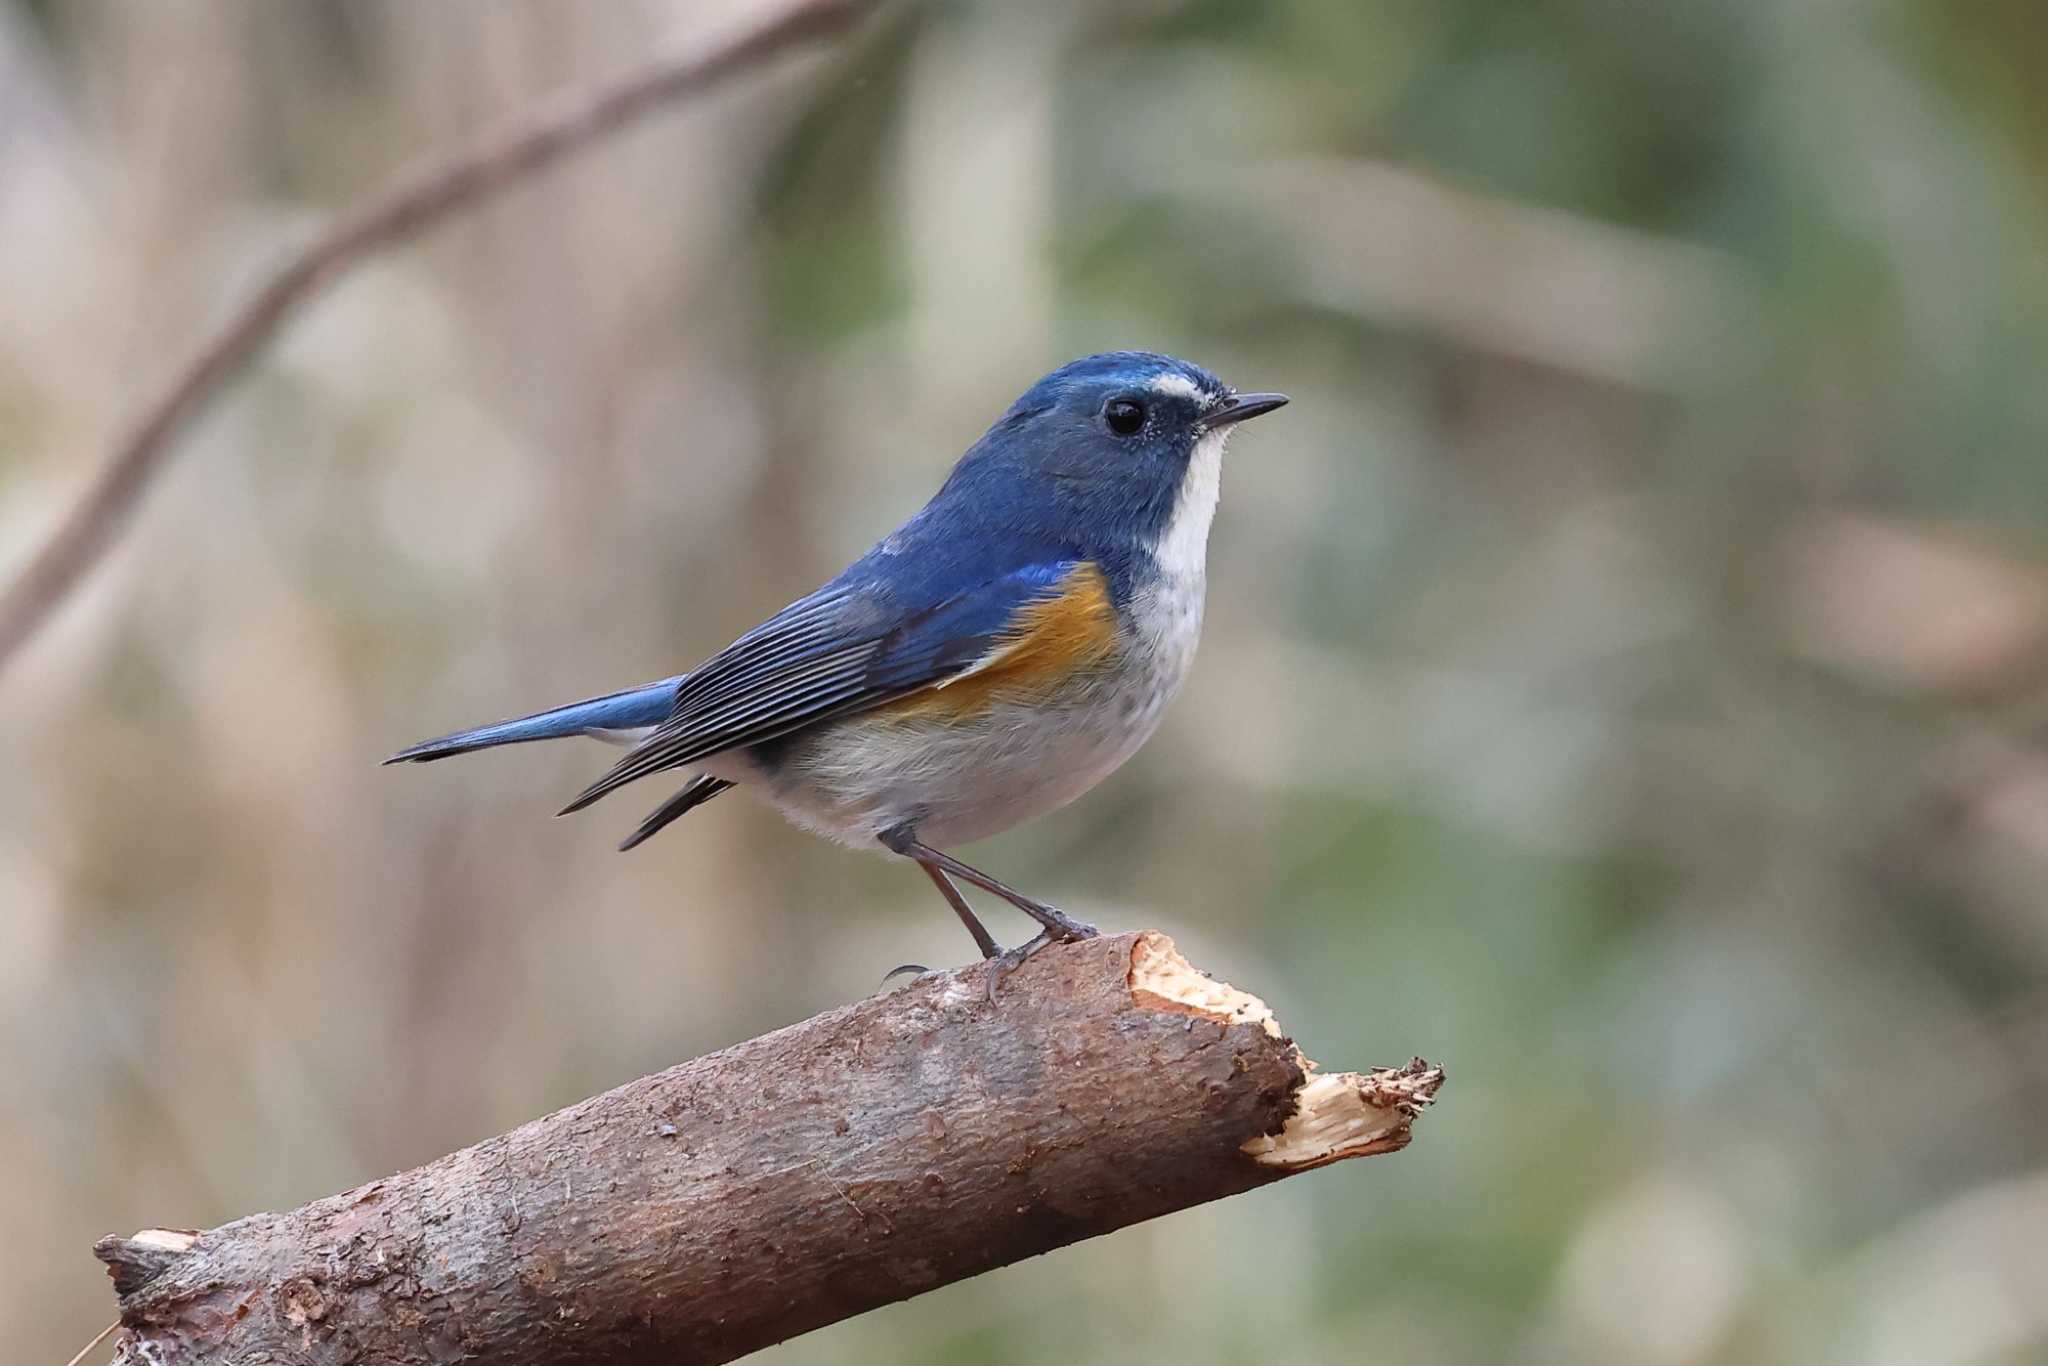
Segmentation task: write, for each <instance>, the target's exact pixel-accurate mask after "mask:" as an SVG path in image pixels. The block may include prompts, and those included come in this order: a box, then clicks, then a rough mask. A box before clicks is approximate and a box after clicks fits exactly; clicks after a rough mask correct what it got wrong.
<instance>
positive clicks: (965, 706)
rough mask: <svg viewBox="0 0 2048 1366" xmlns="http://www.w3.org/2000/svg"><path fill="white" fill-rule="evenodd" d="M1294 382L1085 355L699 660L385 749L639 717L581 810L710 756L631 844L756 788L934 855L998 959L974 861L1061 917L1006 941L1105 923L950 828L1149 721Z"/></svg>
mask: <svg viewBox="0 0 2048 1366" xmlns="http://www.w3.org/2000/svg"><path fill="white" fill-rule="evenodd" d="M1285 402H1287V399H1286V397H1285V396H1284V395H1281V394H1240V393H1237V392H1235V391H1234V390H1232V389H1230V388H1229V387H1228V386H1226V385H1224V384H1223V383H1222V382H1221V381H1220V380H1218V379H1217V378H1216V377H1215V376H1214V375H1212V374H1210V373H1209V372H1208V371H1206V370H1204V369H1202V368H1200V367H1199V366H1196V365H1191V364H1189V363H1188V362H1186V361H1183V360H1176V359H1174V358H1173V357H1171V356H1162V355H1156V354H1153V353H1151V352H1145V351H1113V352H1108V353H1106V354H1103V355H1098V356H1089V357H1086V358H1084V359H1082V360H1077V361H1074V362H1072V363H1071V364H1068V365H1065V366H1062V367H1061V368H1059V369H1058V370H1055V371H1053V372H1052V373H1051V374H1049V375H1047V376H1046V377H1045V378H1044V379H1041V380H1040V381H1038V383H1036V384H1034V385H1032V386H1031V388H1030V389H1028V390H1026V391H1025V393H1024V395H1023V397H1021V398H1019V399H1018V400H1017V401H1016V403H1014V404H1012V405H1011V407H1010V410H1009V411H1008V412H1006V413H1004V414H1003V415H1002V417H1001V418H999V419H998V420H997V421H996V424H995V425H994V426H992V427H990V428H989V429H988V431H987V432H985V433H984V434H983V435H982V437H981V439H980V440H979V441H977V442H975V443H974V445H973V446H972V447H970V448H969V449H968V451H967V453H966V454H965V455H963V456H962V457H961V458H960V461H959V463H958V464H956V465H955V466H954V467H953V472H952V474H951V475H950V476H949V477H948V478H947V480H946V482H945V485H944V486H943V487H942V488H940V490H939V491H938V493H937V495H936V496H934V497H933V498H932V500H931V501H930V502H929V503H927V504H925V506H924V508H923V509H922V510H921V511H919V512H918V513H917V515H916V516H914V517H912V518H911V519H910V520H909V521H907V522H905V523H904V524H903V525H902V526H900V527H898V528H897V529H896V530H895V531H893V532H891V533H889V535H888V536H886V537H884V538H883V539H882V541H881V542H880V543H879V544H877V545H876V546H875V547H874V548H873V549H872V550H869V551H868V552H867V554H865V555H863V556H861V557H860V559H858V560H856V561H855V562H854V563H853V564H852V565H851V566H850V567H848V568H847V570H846V571H845V572H844V573H842V574H841V575H839V577H837V578H835V579H833V580H832V581H831V582H830V583H828V584H826V585H825V586H824V587H822V588H820V589H818V590H817V591H816V592H814V593H811V594H809V595H808V596H806V597H802V598H799V599H797V601H795V602H793V603H791V604H790V605H789V606H787V607H785V608H783V609H782V610H781V611H780V612H778V613H776V614H775V615H774V616H772V617H770V618H769V619H768V620H767V621H765V622H763V623H762V624H761V625H759V626H757V627H755V628H754V629H753V630H751V631H748V632H747V633H746V634H745V635H743V636H741V637H740V638H739V639H737V640H735V641H734V642H733V643H732V644H730V645H728V646H726V647H725V648H724V649H723V650H721V651H719V652H718V653H717V654H715V655H713V656H712V657H711V658H710V659H708V660H706V661H705V662H704V663H703V664H701V665H700V666H698V667H697V668H696V669H693V670H691V671H690V672H689V673H685V674H678V675H676V676H675V677H673V678H664V679H662V680H661V681H660V682H658V683H649V684H646V685H644V686H642V687H638V688H629V689H627V690H625V691H624V692H615V693H610V694H608V695H606V696H603V697H595V698H591V699H589V700H587V701H583V702H572V703H570V704H569V705H567V706H562V707H556V708H554V709H553V710H552V711H544V712H540V713H538V714H536V715H533V716H525V717H520V718H518V719H517V720H512V721H500V722H499V723H497V724H496V725H491V726H481V727H478V728H477V729H474V730H465V731H458V732H456V733H455V734H453V735H447V736H443V737H442V738H440V739H438V740H428V741H426V742H425V743H423V744H418V745H414V746H413V747H412V748H410V749H407V750H403V751H401V752H400V753H398V754H395V755H393V756H392V757H391V758H390V759H388V760H386V761H385V762H387V763H400V762H406V761H412V762H424V761H427V760H432V759H443V758H447V757H448V756H450V755H455V754H466V753H468V752H470V751H471V750H477V749H486V748H489V747H491V746H494V745H506V744H517V743H520V742H523V741H527V740H548V739H554V738H556V737H558V736H565V735H592V736H598V737H600V738H606V739H613V740H628V741H630V742H631V743H632V747H631V748H630V749H629V750H628V751H627V752H626V754H625V756H624V757H623V758H621V759H620V760H619V761H618V762H617V763H616V764H614V765H613V766H612V768H611V770H610V771H609V772H607V773H606V774H605V775H604V776H603V777H601V778H599V779H598V780H597V781H596V782H594V783H592V784H591V785H590V786H589V787H588V788H586V789H584V791H583V792H582V794H581V795H579V796H578V797H577V798H576V800H574V801H572V802H570V803H569V805H568V806H567V807H566V808H564V810H563V813H562V814H565V815H566V814H567V813H568V812H570V811H580V810H581V809H583V808H584V807H586V806H589V805H590V804H591V803H592V802H595V801H597V800H598V799H599V798H601V797H603V796H604V795H606V794H607V793H609V792H611V791H613V790H614V789H615V788H618V787H621V786H623V785H625V784H626V783H630V782H633V781H634V780H636V779H639V778H645V777H647V776H649V775H650V774H655V773H663V772H667V771H669V770H673V769H682V770H688V771H690V773H691V777H690V779H689V781H688V782H687V783H685V784H684V785H683V787H682V789H681V790H680V791H679V792H677V793H676V794H675V795H674V796H673V797H671V798H669V800H668V801H666V802H664V803H663V804H662V805H661V806H659V807H658V808H656V809H655V811H654V812H653V813H652V814H651V815H649V816H648V817H647V819H646V820H645V821H643V822H641V824H640V827H639V829H637V830H635V831H634V832H633V833H632V834H631V835H630V836H628V837H627V838H626V840H625V842H624V843H623V844H621V845H620V846H619V847H620V848H621V849H631V848H632V847H633V846H634V845H636V844H639V843H640V842H641V841H643V840H645V839H647V838H648V837H649V836H650V835H653V834H654V833H655V832H656V831H658V830H660V829H662V828H663V827H664V826H666V825H667V824H668V823H669V822H671V821H673V820H675V819H676V818H677V817H678V816H681V815H682V814H684V813H685V812H687V811H690V810H692V809H693V808H695V807H698V806H701V805H702V804H703V803H705V802H708V801H710V800H711V799H712V798H713V797H716V796H718V795H719V794H721V793H723V792H725V791H727V790H729V789H731V788H733V787H736V786H744V787H748V788H753V789H758V790H759V791H760V792H761V793H762V794H763V795H765V796H766V797H767V799H768V800H769V801H770V802H772V803H773V804H774V805H775V806H776V807H777V808H778V809H779V810H780V811H781V812H782V814H783V815H784V816H785V817H787V818H788V819H789V820H791V821H793V822H795V823H796V824H797V825H799V826H802V827H804V828H805V829H807V830H811V831H815V832H816V833H818V834H821V835H824V836H826V837H828V838H831V839H835V840H838V841H840V842H842V843H844V844H847V845H851V846H853V847H855V848H868V849H873V848H877V847H879V848H881V849H885V850H888V851H891V852H893V853H896V854H899V855H901V856H903V857H905V858H908V859H911V860H913V861H914V862H916V863H917V864H918V865H919V866H920V867H921V868H923V869H924V871H925V873H926V875H928V876H929V877H930V878H931V880H932V882H933V883H934V884H935V885H936V886H937V887H938V889H939V893H940V894H941V895H942V896H944V897H945V899H946V904H947V905H949V906H951V907H952V908H953V911H954V913H955V914H957V915H958V916H959V917H960V920H961V923H962V924H964V925H965V926H966V927H967V931H968V933H969V934H971V935H973V936H974V943H975V947H976V948H978V949H979V950H980V951H981V953H982V955H983V956H984V957H986V958H998V957H1004V956H1005V955H1004V954H1003V950H1002V949H1001V948H1000V946H999V945H998V944H997V943H996V941H995V939H994V938H993V937H992V936H991V935H990V934H989V932H988V930H987V929H985V928H984V927H983V926H982V923H981V921H980V920H979V919H977V918H976V916H975V914H974V911H973V909H972V908H971V907H970V906H969V905H968V903H967V899H966V898H965V897H964V896H963V895H962V894H961V892H960V889H959V888H958V887H957V886H956V885H955V883H954V879H955V878H958V879H959V880H961V881H963V882H966V883H969V884H971V885H972V886H975V887H978V888H980V889H982V890H983V891H985V892H988V893H990V894H991V895H994V896H997V897H1000V898H1002V899H1003V900H1005V901H1007V902H1009V903H1010V904H1011V905H1013V906H1015V907H1017V908H1018V909H1019V910H1021V911H1023V912H1024V913H1025V914H1027V915H1029V916H1031V917H1032V918H1033V919H1034V920H1036V921H1037V922H1038V923H1039V925H1040V926H1041V927H1042V930H1041V933H1040V934H1039V935H1038V936H1037V937H1036V938H1035V939H1033V940H1032V941H1031V943H1030V944H1027V945H1025V946H1024V947H1023V949H1021V950H1019V951H1017V952H1016V954H1013V955H1010V956H1011V957H1016V956H1018V955H1021V954H1022V953H1028V952H1030V951H1031V949H1032V948H1034V947H1035V946H1037V945H1039V944H1042V943H1045V942H1048V941H1050V940H1060V941H1067V940H1073V939H1080V938H1086V937H1088V936H1090V935H1093V934H1094V933H1095V930H1094V928H1093V927H1092V926H1089V925H1086V924H1084V923H1082V922H1081V921H1078V920H1075V919H1073V918H1072V917H1070V916H1068V915H1066V914H1065V913H1064V912H1062V911H1060V910H1059V909H1057V908H1056V907H1054V906H1051V905H1048V904H1047V903H1045V902H1043V901H1039V900H1037V899H1035V898H1033V897H1029V896H1026V895H1025V894H1024V893H1022V892H1020V891H1018V890H1016V889H1015V888H1013V887H1009V886H1006V885H1004V884H1003V883H1001V882H999V881H997V880H996V879H995V878H993V877H990V876H989V875H988V874H986V873H984V872H982V871H980V870H979V869H977V868H973V867H970V866H969V865H967V864H965V863H962V862H961V861H960V860H958V859H956V858H954V857H953V856H952V855H951V854H948V853H945V852H943V847H944V846H949V845H958V844H963V843H967V842H970V841H973V840H978V839H981V838H983V837H985V836H988V835H993V834H996V833H998V832H1000V831H1003V830H1007V829H1009V828H1011V827H1012V826H1015V825H1019V824H1021V823H1023V822H1024V821H1028V820H1031V819H1033V818H1035V817H1038V816H1042V815H1044V814H1046V813H1047V812H1050V811H1054V810H1057V809H1058V808H1060V807H1062V806H1065V805H1066V804H1067V803H1068V802H1071V801H1073V800H1074V799H1075V798H1076V797H1078V796H1080V795H1081V794H1082V793H1084V792H1086V791H1087V790H1088V789H1089V788H1091V787H1093V786H1095V784H1097V783H1099V782H1101V781H1102V780H1103V779H1104V778H1106V777H1108V776H1109V774H1110V773H1112V772H1113V771H1115V770H1116V768H1117V767H1118V766H1119V765H1121V764H1122V763H1123V762H1124V760H1126V759H1128V758H1130V757H1131V755H1132V753H1134V752H1135V751H1136V750H1137V748H1138V747H1139V746H1140V745H1142V744H1143V743H1144V742H1145V741H1146V740H1147V739H1149V738H1150V737H1151V735H1152V732H1153V731H1154V730H1155V729H1156V728H1157V727H1158V725H1159V720H1160V717H1161V715H1162V714H1163V713H1164V711H1165V709H1166V706H1167V703H1168V702H1170V701H1171V700H1172V699H1173V696H1174V694H1175V693H1176V692H1177V691H1178V690H1179V688H1180V685H1181V682H1182V680H1183V679H1184V678H1185V677H1186V676H1187V672H1188V667H1189V665H1190V663H1191V662H1192V661H1193V659H1194V653H1195V642H1196V639H1197V637H1198V636H1199V635H1200V633H1201V627H1202V598H1203V590H1204V584H1205V577H1206V569H1205V565H1206V559H1207V547H1208V539H1209V523H1210V519H1211V517H1212V516H1213V515H1214V513H1215V510H1216V500H1217V492H1218V486H1219V479H1220V475H1221V469H1222V462H1223V447H1224V444H1225V443H1226V442H1227V441H1228V440H1229V439H1230V436H1231V433H1232V432H1233V431H1234V430H1235V428H1236V426H1237V424H1238V423H1240V422H1243V421H1244V420H1245V419H1246V418H1251V417H1257V416H1258V415H1259V414H1261V413H1267V412H1271V411H1272V410H1273V409H1275V408H1278V407H1279V406H1280V405H1282V404H1283V403H1285ZM990 980H991V986H993V982H994V978H993V977H992V978H991V979H990Z"/></svg>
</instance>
